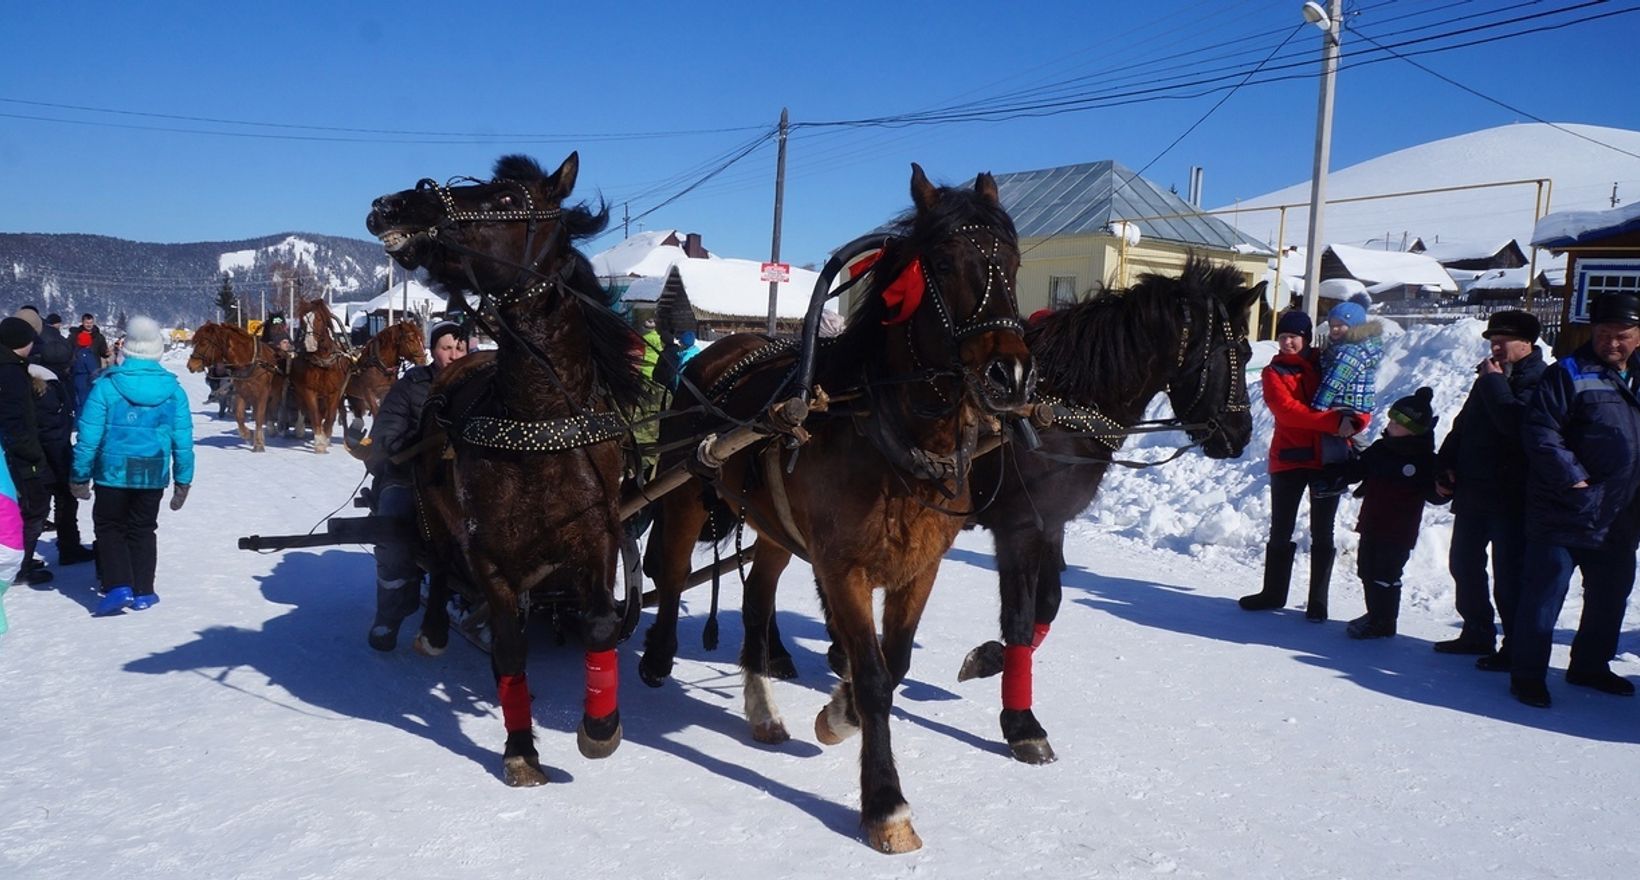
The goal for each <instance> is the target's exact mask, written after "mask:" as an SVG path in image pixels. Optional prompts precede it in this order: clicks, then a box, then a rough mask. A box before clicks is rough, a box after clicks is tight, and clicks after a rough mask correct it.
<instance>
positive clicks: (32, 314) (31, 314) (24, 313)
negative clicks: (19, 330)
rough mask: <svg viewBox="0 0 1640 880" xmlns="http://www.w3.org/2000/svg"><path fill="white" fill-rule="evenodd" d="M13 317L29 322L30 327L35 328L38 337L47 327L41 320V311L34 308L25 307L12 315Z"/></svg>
mask: <svg viewBox="0 0 1640 880" xmlns="http://www.w3.org/2000/svg"><path fill="white" fill-rule="evenodd" d="M12 317H13V318H22V319H23V320H24V321H27V322H28V325H29V326H30V327H33V328H34V335H36V336H38V335H40V330H41V329H42V328H44V327H45V323H44V322H43V321H41V320H40V313H39V311H37V310H36V309H35V308H34V307H33V306H23V307H22V308H20V309H18V310H17V313H16V314H14V315H12Z"/></svg>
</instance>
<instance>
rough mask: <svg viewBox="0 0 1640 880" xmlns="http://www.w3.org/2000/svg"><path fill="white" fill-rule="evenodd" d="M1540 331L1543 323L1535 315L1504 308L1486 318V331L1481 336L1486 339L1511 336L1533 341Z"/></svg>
mask: <svg viewBox="0 0 1640 880" xmlns="http://www.w3.org/2000/svg"><path fill="white" fill-rule="evenodd" d="M1542 332H1543V325H1542V324H1540V323H1539V322H1538V319H1537V315H1534V314H1532V313H1531V312H1523V311H1521V310H1519V309H1505V310H1503V311H1501V312H1493V313H1492V317H1490V318H1487V319H1486V332H1484V333H1482V334H1481V336H1482V337H1484V338H1486V339H1491V338H1492V337H1494V336H1498V335H1503V336H1513V337H1514V338H1516V339H1521V340H1525V341H1526V342H1532V343H1535V342H1537V341H1538V334H1540V333H1542Z"/></svg>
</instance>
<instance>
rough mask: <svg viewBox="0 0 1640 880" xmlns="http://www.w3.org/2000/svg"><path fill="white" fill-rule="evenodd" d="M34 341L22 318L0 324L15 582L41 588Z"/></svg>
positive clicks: (0, 420) (1, 430) (42, 460)
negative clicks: (18, 560) (15, 516)
mask: <svg viewBox="0 0 1640 880" xmlns="http://www.w3.org/2000/svg"><path fill="white" fill-rule="evenodd" d="M34 339H35V335H34V327H33V326H31V325H30V324H29V322H28V321H26V320H24V319H23V318H21V317H17V316H13V317H10V318H7V319H5V320H3V321H0V444H3V445H4V446H5V449H6V468H7V469H8V470H9V471H11V480H12V482H13V483H15V484H17V508H18V512H19V513H20V514H21V515H22V517H23V570H22V571H21V572H19V573H18V575H17V581H18V582H19V583H27V584H43V583H45V582H47V581H49V580H51V577H52V575H51V572H49V571H46V570H45V568H44V567H43V566H40V565H38V564H36V563H35V561H34V546H35V545H36V544H37V543H39V541H40V532H41V531H43V530H44V528H45V521H46V513H47V511H48V510H49V509H50V508H49V505H50V496H49V495H48V494H47V492H46V479H47V478H48V477H49V476H50V467H49V466H48V465H47V463H46V454H45V449H44V447H42V446H41V445H40V423H39V416H38V414H37V412H36V410H35V405H34V382H33V380H32V379H30V378H29V374H28V356H29V352H30V351H32V350H33V349H34Z"/></svg>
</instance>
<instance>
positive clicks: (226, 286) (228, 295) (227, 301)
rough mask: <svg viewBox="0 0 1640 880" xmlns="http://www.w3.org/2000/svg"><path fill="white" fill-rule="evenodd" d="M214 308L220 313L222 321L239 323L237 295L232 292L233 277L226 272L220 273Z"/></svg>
mask: <svg viewBox="0 0 1640 880" xmlns="http://www.w3.org/2000/svg"><path fill="white" fill-rule="evenodd" d="M216 308H217V311H219V312H221V313H222V320H223V322H224V323H228V324H238V323H239V297H238V295H236V294H235V293H234V290H233V279H232V278H229V277H228V273H226V272H223V273H222V286H221V287H219V288H217V290H216Z"/></svg>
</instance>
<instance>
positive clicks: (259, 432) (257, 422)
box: [236, 391, 268, 452]
mask: <svg viewBox="0 0 1640 880" xmlns="http://www.w3.org/2000/svg"><path fill="white" fill-rule="evenodd" d="M238 403H239V405H238V406H237V407H236V409H238V410H239V418H240V421H241V422H243V421H244V418H245V403H244V401H238ZM267 416H268V394H267V392H266V391H263V392H262V393H261V394H258V395H257V396H256V398H255V399H254V400H252V401H251V424H252V425H254V426H256V440H255V441H254V442H253V443H251V451H252V452H266V451H268V448H267V447H266V446H264V445H263V442H262V441H263V427H264V426H265V425H266V424H267Z"/></svg>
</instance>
